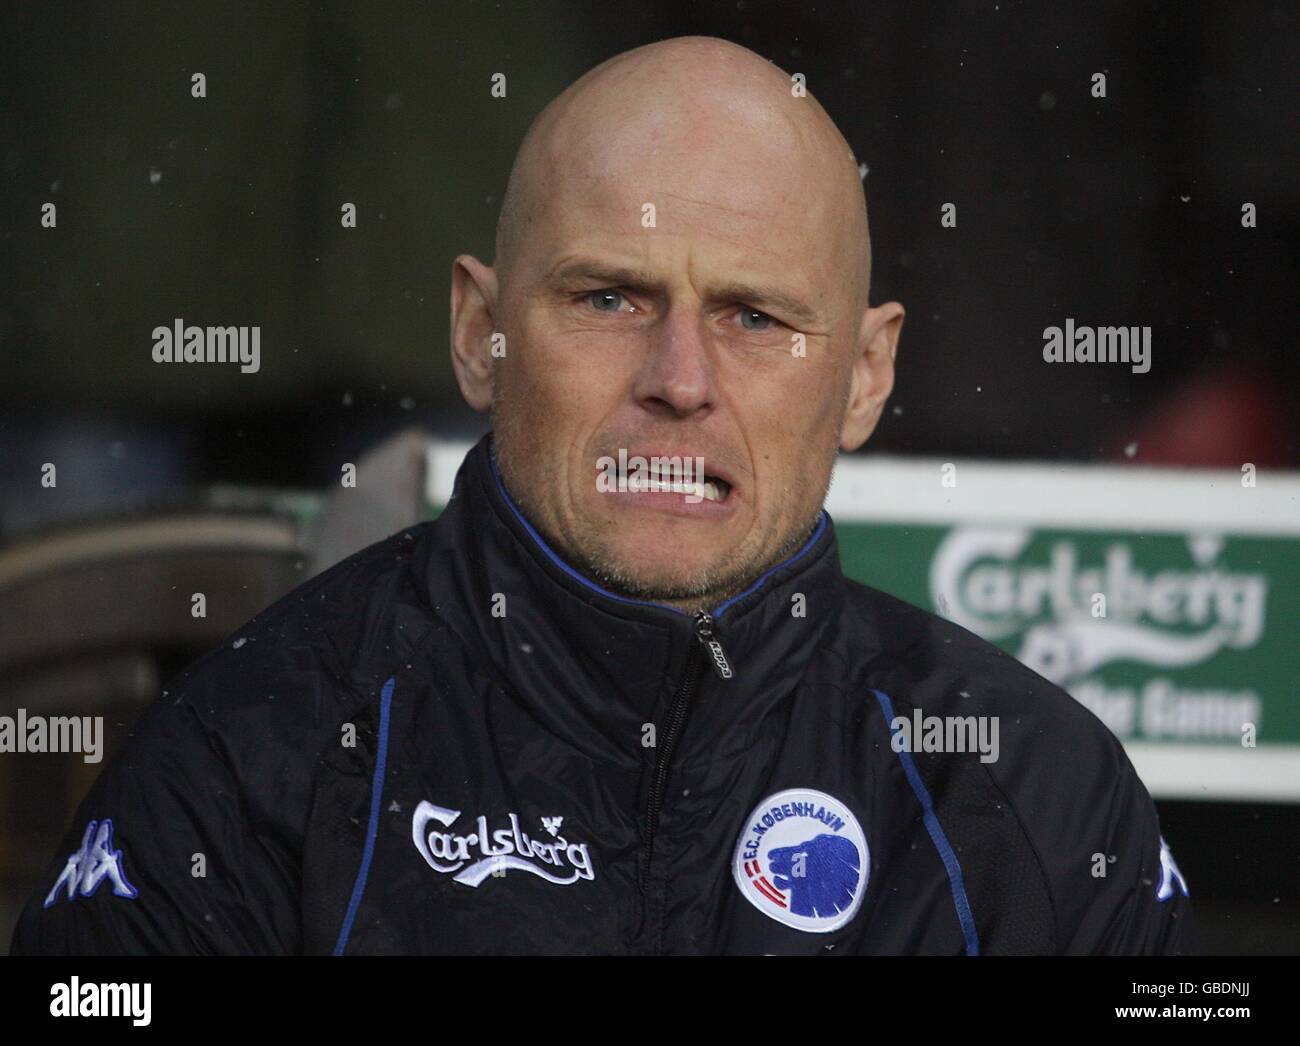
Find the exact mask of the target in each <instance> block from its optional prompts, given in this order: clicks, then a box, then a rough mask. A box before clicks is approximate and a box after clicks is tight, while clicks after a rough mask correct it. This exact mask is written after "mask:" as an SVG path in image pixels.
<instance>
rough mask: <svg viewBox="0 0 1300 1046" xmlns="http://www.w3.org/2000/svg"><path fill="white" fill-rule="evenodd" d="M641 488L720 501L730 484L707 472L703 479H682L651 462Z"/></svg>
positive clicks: (727, 492) (648, 490) (653, 491)
mask: <svg viewBox="0 0 1300 1046" xmlns="http://www.w3.org/2000/svg"><path fill="white" fill-rule="evenodd" d="M642 489H644V490H646V491H647V492H649V493H658V494H686V495H688V496H693V497H697V498H702V499H703V500H705V501H714V502H722V501H726V500H727V495H728V494H730V493H731V484H730V483H728V482H727V481H726V480H725V479H723V478H722V477H721V476H712V475H709V474H708V473H707V472H706V473H705V474H704V477H703V479H684V478H682V477H681V476H680V475H678V474H674V471H673V470H671V469H670V470H668V471H666V472H665V471H661V470H660V468H659V467H658V466H657V465H655V464H653V463H652V464H651V465H650V468H649V476H648V477H647V478H646V479H645V480H644V487H643V488H642Z"/></svg>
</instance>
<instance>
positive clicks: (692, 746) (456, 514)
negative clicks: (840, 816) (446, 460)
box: [426, 434, 843, 767]
mask: <svg viewBox="0 0 1300 1046" xmlns="http://www.w3.org/2000/svg"><path fill="white" fill-rule="evenodd" d="M491 441H492V437H491V435H490V434H489V435H487V436H485V437H483V439H482V440H480V441H479V442H478V443H477V444H476V445H475V446H474V447H473V449H472V450H471V451H470V452H469V454H468V455H467V456H466V458H465V461H464V463H463V464H462V466H461V469H460V471H459V473H458V474H457V476H456V484H455V490H454V493H453V495H452V499H451V502H449V504H448V506H447V509H446V511H445V512H444V514H443V517H442V518H441V519H440V520H439V523H438V524H436V526H438V527H439V528H445V529H444V533H445V534H446V536H447V539H448V541H449V545H448V547H449V548H454V549H456V550H458V551H459V552H460V554H461V555H462V556H464V557H466V558H467V559H468V563H462V564H457V567H458V568H459V569H455V570H454V571H453V572H452V573H453V576H454V577H455V579H456V581H455V583H456V585H457V588H458V593H457V595H458V598H457V600H456V603H457V604H458V606H459V608H460V609H461V611H462V613H460V614H459V615H458V617H459V627H458V631H462V632H469V633H472V634H473V636H474V637H475V638H476V640H477V642H478V644H479V645H481V647H482V648H483V650H484V651H485V653H486V655H487V657H488V658H489V659H490V660H491V662H492V663H493V665H494V666H495V668H496V671H497V674H498V675H499V676H500V677H501V679H502V681H503V682H504V683H505V684H506V686H507V688H508V690H509V691H510V692H511V695H512V696H513V697H514V699H515V700H518V701H519V702H521V703H523V704H524V705H526V706H527V708H528V711H529V712H530V714H532V715H533V716H534V717H535V718H537V719H538V720H539V721H540V722H542V723H543V725H545V726H546V727H547V728H548V729H549V730H551V731H552V732H553V733H555V734H556V735H558V736H560V737H561V738H562V739H564V740H565V741H567V742H568V743H571V744H573V745H574V746H575V747H577V748H579V749H581V750H582V751H584V752H585V753H586V754H588V755H590V756H592V757H593V758H598V759H601V760H602V761H612V762H615V763H619V764H623V765H626V766H628V767H632V766H639V765H640V763H641V760H642V758H643V752H644V748H645V746H644V744H643V739H644V734H645V731H644V727H645V725H646V724H648V723H659V724H662V723H663V721H664V719H665V717H666V712H667V708H668V706H669V705H670V704H671V702H672V698H673V695H674V694H675V693H676V691H677V689H678V687H679V686H680V685H681V683H682V679H683V675H684V672H685V670H686V666H687V663H688V653H689V652H690V649H691V647H692V645H696V644H698V639H697V638H696V622H695V620H694V618H693V617H692V616H691V615H689V614H686V613H684V612H682V611H680V610H677V609H675V608H672V607H668V606H664V605H660V604H655V603H650V602H646V601H642V600H636V599H631V598H628V597H625V596H622V595H619V594H617V593H614V592H610V591H608V590H606V589H605V588H603V587H601V586H600V585H599V584H597V583H596V582H595V581H593V580H591V579H590V578H587V577H585V576H583V574H582V573H580V572H579V571H578V570H577V569H575V568H574V567H573V566H572V565H571V564H569V563H567V562H565V560H564V559H563V558H562V557H561V556H560V555H559V554H558V553H557V552H556V551H555V550H554V549H553V548H552V547H551V546H550V544H549V543H548V542H547V541H546V539H545V538H544V537H543V536H542V534H541V533H539V532H538V530H537V529H536V528H535V527H534V526H533V524H532V523H531V522H530V521H529V520H528V519H527V518H526V517H525V516H524V514H523V512H522V511H521V510H520V509H519V507H518V506H517V505H516V504H515V503H514V501H513V500H512V498H511V497H510V494H509V492H508V491H507V489H506V487H505V483H504V481H503V480H502V477H501V476H500V474H499V472H498V471H497V469H496V466H495V462H494V459H493V453H492V442H491ZM446 566H451V564H446ZM428 569H430V570H431V571H436V570H437V569H438V567H437V566H436V565H430V566H429V567H428ZM444 576H445V575H444ZM426 583H427V584H428V585H429V586H430V588H431V590H432V593H433V595H434V600H433V603H434V604H435V605H437V603H438V599H437V593H438V591H439V587H440V581H439V578H438V577H437V576H435V575H434V574H433V573H430V574H429V575H428V576H427V577H426ZM842 600H843V576H842V574H841V572H840V566H839V553H838V550H837V546H836V540H835V532H834V527H833V525H832V524H831V521H830V517H829V516H828V515H827V514H826V513H825V512H823V513H822V514H821V516H820V518H819V520H818V524H817V526H816V528H815V529H814V531H813V533H812V535H811V536H810V537H809V538H808V540H807V541H806V542H805V544H804V545H803V547H802V548H800V549H799V550H798V551H797V552H796V553H795V554H794V555H792V556H791V557H790V558H788V559H787V560H785V561H784V562H783V563H780V564H778V565H777V566H775V567H772V568H771V569H769V570H767V571H766V572H765V573H764V574H763V575H762V576H761V577H759V578H758V579H756V580H755V581H754V582H753V584H751V585H750V586H749V587H748V588H747V589H746V590H745V591H744V592H742V593H740V594H739V595H736V596H733V597H732V598H730V599H728V600H726V601H725V602H724V603H722V604H720V605H719V606H717V607H716V608H714V609H712V610H711V614H712V616H713V618H714V619H715V625H714V632H715V635H716V637H717V639H718V640H719V642H720V643H721V644H722V647H723V649H724V650H725V651H726V656H727V658H728V660H729V661H730V662H731V664H732V666H733V670H734V673H735V674H734V676H733V678H731V679H727V680H723V679H720V678H718V677H717V676H716V675H715V674H713V672H712V671H711V670H710V665H709V664H708V663H705V664H704V666H703V668H704V674H703V675H702V676H701V677H700V679H701V686H700V689H699V691H698V693H697V699H696V700H695V701H694V702H693V704H692V708H691V712H690V718H689V720H688V723H687V728H686V732H685V734H684V735H683V740H682V744H681V747H680V748H679V750H678V755H677V757H676V761H679V762H680V763H681V764H690V763H692V762H700V761H707V760H709V759H711V758H714V757H716V756H718V755H719V754H722V753H723V752H727V751H734V750H739V749H741V748H743V747H744V746H745V744H746V743H747V738H749V737H750V736H752V734H753V732H754V730H755V728H756V727H757V725H758V723H759V722H761V720H762V719H763V717H764V716H765V715H766V714H767V713H768V712H769V711H771V710H772V708H773V706H774V705H775V704H777V703H778V702H780V700H781V699H782V698H783V697H785V696H787V695H788V694H789V693H790V692H791V691H792V690H793V689H794V687H795V685H796V684H797V683H798V681H799V680H800V678H801V677H802V676H803V675H804V672H805V671H806V669H807V667H808V664H809V662H810V660H811V658H812V656H813V653H814V651H815V650H816V648H817V647H818V646H819V645H820V643H821V642H822V640H823V636H824V634H825V632H826V630H827V629H828V627H829V626H830V624H831V623H832V622H833V621H834V620H835V619H836V618H837V617H838V616H839V612H840V608H841V603H842ZM443 609H444V610H446V608H445V607H444V608H443ZM701 653H703V651H701ZM706 662H707V659H706Z"/></svg>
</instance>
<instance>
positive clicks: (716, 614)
mask: <svg viewBox="0 0 1300 1046" xmlns="http://www.w3.org/2000/svg"><path fill="white" fill-rule="evenodd" d="M488 463H489V464H490V465H491V467H492V478H493V479H495V480H496V484H497V490H498V491H499V492H500V494H501V498H502V500H503V501H504V502H505V503H506V504H507V505H509V506H510V511H511V512H513V513H514V514H515V519H517V520H519V522H520V524H521V525H522V526H523V528H524V529H525V530H526V531H528V536H529V537H531V538H532V539H533V540H534V541H536V542H537V547H538V548H540V549H541V550H542V551H543V552H545V553H546V556H547V558H548V559H550V561H551V562H552V563H554V564H555V565H556V566H557V567H559V568H560V569H561V570H563V571H564V572H565V573H566V574H568V575H569V577H571V578H573V580H574V581H577V582H578V583H579V584H581V585H585V586H586V587H587V588H589V589H591V590H592V591H593V592H599V593H600V594H601V595H602V596H604V597H605V598H606V599H612V600H614V601H616V602H618V603H627V604H630V605H631V606H637V607H655V608H657V609H659V610H671V611H672V612H673V613H674V614H681V615H682V616H683V617H689V616H690V615H689V614H687V613H686V611H684V610H678V609H677V608H676V607H670V606H668V605H667V604H666V603H653V602H650V601H649V600H645V599H629V598H628V597H627V596H620V595H616V594H615V593H613V592H610V591H609V590H608V589H605V588H601V586H600V585H598V584H596V583H595V582H594V581H592V580H591V579H590V578H586V577H583V575H582V574H580V573H578V572H577V571H576V570H574V569H573V567H571V566H569V564H568V563H566V562H565V561H564V560H562V559H561V558H560V557H559V556H558V555H556V553H555V551H554V550H553V549H552V548H551V546H550V545H548V544H547V543H546V539H545V538H543V537H542V535H541V534H539V533H538V532H537V530H536V529H535V528H534V527H533V525H532V524H531V523H529V522H528V520H527V519H526V518H525V516H524V514H523V513H522V512H520V511H519V508H518V507H517V506H516V505H515V503H514V500H513V499H512V498H511V497H510V495H509V494H508V493H507V492H506V485H505V484H504V483H503V482H502V481H501V473H500V472H498V471H497V460H496V453H495V451H492V452H489V454H488ZM829 519H830V517H829V516H827V515H826V510H825V509H822V512H821V515H820V516H819V517H818V519H817V527H816V528H815V529H814V530H813V532H812V536H811V537H810V538H809V539H808V540H807V541H806V542H804V546H803V548H801V549H800V550H799V551H798V552H796V553H795V554H794V555H793V556H791V557H790V558H789V559H787V560H785V561H784V562H783V563H778V564H777V565H776V566H774V567H772V568H771V569H770V570H768V571H767V572H766V573H764V574H763V576H762V577H760V578H759V579H758V580H757V581H755V582H754V583H753V584H752V585H750V586H749V588H747V589H745V591H744V592H741V593H740V594H739V595H735V596H732V597H731V598H730V599H728V600H727V601H726V602H724V603H723V604H722V605H721V606H719V607H718V608H717V609H716V610H713V611H711V612H710V616H712V617H713V618H715V619H716V618H720V617H722V615H723V614H725V613H726V612H727V610H728V609H729V608H730V607H731V606H732V604H734V603H736V602H738V601H740V600H742V599H744V598H745V597H746V596H747V595H749V594H750V593H751V592H754V591H756V590H757V589H758V588H760V587H761V586H762V585H763V583H764V582H765V581H767V579H768V578H770V577H771V576H772V575H773V574H775V573H776V572H777V571H778V570H782V569H784V568H785V567H788V566H790V565H791V564H792V563H797V562H798V561H799V560H801V559H802V558H803V557H804V554H805V553H807V552H808V550H809V549H811V548H812V547H813V546H814V545H816V544H817V539H818V538H820V537H821V536H822V532H823V531H825V529H826V525H827V523H828V522H829Z"/></svg>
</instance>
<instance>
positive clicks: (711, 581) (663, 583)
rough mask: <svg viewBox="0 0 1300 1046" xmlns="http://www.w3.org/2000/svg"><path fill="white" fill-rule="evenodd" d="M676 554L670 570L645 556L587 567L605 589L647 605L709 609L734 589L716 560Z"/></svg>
mask: <svg viewBox="0 0 1300 1046" xmlns="http://www.w3.org/2000/svg"><path fill="white" fill-rule="evenodd" d="M675 555H676V558H674V559H673V561H672V563H671V567H670V568H669V569H665V561H664V558H657V559H656V558H653V557H651V558H645V557H642V556H629V557H615V558H610V559H606V560H604V561H603V562H600V563H589V564H588V565H587V566H588V569H589V571H590V572H591V574H592V576H593V577H594V578H595V579H596V580H597V581H598V582H599V583H600V584H601V585H602V586H603V587H605V588H608V589H609V590H610V591H612V592H614V593H616V594H617V595H621V596H625V597H627V598H631V599H640V600H644V601H646V602H647V603H667V604H670V605H674V606H679V605H681V604H690V605H692V606H706V605H713V604H714V603H715V602H717V601H720V599H722V598H725V593H724V590H726V589H729V588H730V587H731V586H730V585H729V584H728V579H727V578H725V577H723V576H722V575H721V574H720V572H719V566H720V564H719V561H718V559H717V558H713V559H706V558H704V557H699V558H698V559H696V558H695V557H688V558H687V559H682V558H681V550H680V549H678V550H676V554H675Z"/></svg>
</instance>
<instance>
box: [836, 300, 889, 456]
mask: <svg viewBox="0 0 1300 1046" xmlns="http://www.w3.org/2000/svg"><path fill="white" fill-rule="evenodd" d="M903 316H904V312H903V306H902V305H900V304H899V303H898V302H896V301H887V302H885V303H884V304H883V305H877V306H876V307H875V308H868V309H867V310H866V312H864V313H863V314H862V324H861V326H860V327H859V328H858V340H857V346H858V355H857V356H856V357H855V358H854V360H853V370H852V377H851V381H850V386H849V405H848V410H847V411H846V412H845V414H844V425H843V427H842V428H841V429H840V449H841V450H846V451H850V450H857V449H858V448H859V447H860V446H862V444H864V443H866V442H867V437H869V436H870V435H871V433H872V432H874V431H875V428H876V423H877V422H878V421H880V412H881V411H882V410H884V409H885V400H887V399H888V398H889V393H890V391H891V390H892V389H893V387H894V356H895V354H896V353H897V352H898V336H899V334H900V333H901V332H902V330H903Z"/></svg>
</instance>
